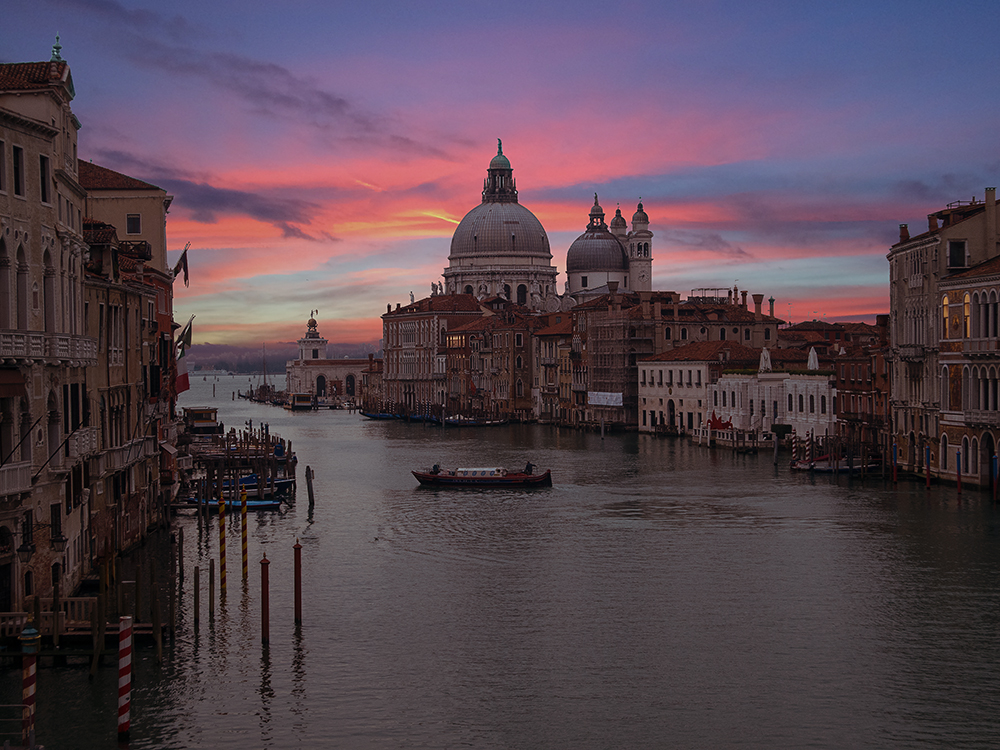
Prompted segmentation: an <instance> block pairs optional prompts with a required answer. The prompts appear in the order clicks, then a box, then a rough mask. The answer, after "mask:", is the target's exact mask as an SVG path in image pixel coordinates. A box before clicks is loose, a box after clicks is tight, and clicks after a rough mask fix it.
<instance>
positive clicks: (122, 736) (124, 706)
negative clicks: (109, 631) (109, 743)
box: [118, 616, 132, 742]
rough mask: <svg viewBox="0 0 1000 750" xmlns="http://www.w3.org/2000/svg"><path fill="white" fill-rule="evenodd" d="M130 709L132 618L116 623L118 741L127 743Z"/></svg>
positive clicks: (123, 618) (125, 618)
mask: <svg viewBox="0 0 1000 750" xmlns="http://www.w3.org/2000/svg"><path fill="white" fill-rule="evenodd" d="M131 709H132V618H131V617H127V616H126V617H122V618H121V619H120V620H119V621H118V741H119V742H128V735H129V727H130V725H131V717H130V713H131Z"/></svg>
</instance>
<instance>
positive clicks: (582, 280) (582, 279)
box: [580, 276, 587, 289]
mask: <svg viewBox="0 0 1000 750" xmlns="http://www.w3.org/2000/svg"><path fill="white" fill-rule="evenodd" d="M580 286H582V287H583V288H584V289H586V288H587V277H586V276H581V277H580Z"/></svg>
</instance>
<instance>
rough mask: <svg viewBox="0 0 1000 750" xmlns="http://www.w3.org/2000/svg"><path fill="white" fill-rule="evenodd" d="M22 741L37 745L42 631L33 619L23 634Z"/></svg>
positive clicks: (29, 745) (21, 636)
mask: <svg viewBox="0 0 1000 750" xmlns="http://www.w3.org/2000/svg"><path fill="white" fill-rule="evenodd" d="M18 640H19V641H21V703H22V706H23V707H22V709H21V742H22V743H23V744H24V745H25V747H34V746H35V670H36V668H37V662H38V645H39V643H40V642H41V640H42V635H41V633H39V632H38V630H36V629H35V626H34V624H32V622H31V620H29V621H28V624H27V625H25V626H24V630H22V631H21V635H20V636H18Z"/></svg>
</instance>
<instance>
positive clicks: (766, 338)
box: [764, 328, 771, 341]
mask: <svg viewBox="0 0 1000 750" xmlns="http://www.w3.org/2000/svg"><path fill="white" fill-rule="evenodd" d="M770 340H771V329H770V328H765V329H764V341H770Z"/></svg>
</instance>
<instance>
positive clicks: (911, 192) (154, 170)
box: [0, 0, 1000, 346]
mask: <svg viewBox="0 0 1000 750" xmlns="http://www.w3.org/2000/svg"><path fill="white" fill-rule="evenodd" d="M3 16H4V19H3V23H2V24H0V62H28V61H38V60H48V59H49V57H50V55H51V49H52V44H53V43H54V41H55V36H56V34H57V33H58V34H59V35H60V42H61V44H62V57H63V58H64V59H65V60H67V61H68V62H69V64H70V67H71V70H72V73H73V80H74V84H75V88H76V99H75V100H74V101H73V110H74V113H75V114H76V115H77V117H78V118H79V119H80V120H81V122H82V123H83V128H82V130H81V131H80V133H79V154H80V158H83V159H88V160H91V161H93V162H95V163H97V164H100V165H102V166H105V167H109V168H111V169H115V170H118V171H120V172H124V173H126V174H129V175H131V176H133V177H137V178H140V179H143V180H146V181H148V182H151V183H153V184H155V185H157V186H159V187H162V188H164V189H166V190H167V191H168V192H169V193H170V194H171V195H173V196H174V201H173V204H172V206H171V208H170V214H169V216H168V222H167V236H168V248H169V251H170V252H169V257H170V260H171V262H174V261H176V259H177V258H178V256H179V254H180V250H181V249H182V248H183V247H184V246H185V244H186V243H190V246H191V250H190V252H189V256H188V257H189V261H190V269H191V285H190V287H188V288H185V287H184V286H183V285H182V284H181V283H180V282H178V283H177V284H176V287H175V294H176V296H175V317H176V318H177V319H178V320H181V321H186V320H187V318H188V317H189V316H190V315H194V316H195V322H194V326H193V331H194V342H195V343H216V344H234V345H246V346H251V345H259V344H261V343H266V342H277V341H292V340H295V339H297V338H299V337H300V336H301V335H302V334H303V333H304V332H305V321H306V319H307V318H308V317H309V315H310V311H311V310H318V311H319V312H318V314H317V315H316V318H317V320H318V321H319V330H320V333H321V334H322V335H324V336H325V337H326V338H328V339H329V340H330V341H336V342H370V341H373V340H376V339H378V338H379V337H380V336H381V319H380V317H379V316H380V315H381V314H382V313H384V312H385V309H386V305H392V306H393V307H395V305H396V303H404V304H405V303H408V302H409V294H410V292H413V293H414V295H415V296H416V298H417V299H419V298H421V297H424V296H427V295H428V294H430V285H431V283H432V282H436V281H441V280H442V279H441V272H442V270H443V269H444V268H445V267H446V266H447V265H448V253H449V248H450V241H451V235H452V233H453V232H454V229H455V227H456V226H457V224H458V222H459V221H461V219H462V217H463V216H464V215H465V214H466V213H467V212H468V211H470V210H471V209H472V208H474V207H475V206H476V205H478V204H479V202H480V201H481V191H482V181H483V178H484V177H485V176H486V167H487V165H488V164H489V161H490V159H491V158H492V157H493V156H494V155H495V154H496V143H497V138H502V139H503V144H504V153H505V155H507V156H508V158H509V159H510V161H511V165H512V166H513V169H514V177H515V179H516V180H517V187H518V191H519V200H520V202H521V204H522V205H524V206H526V207H527V208H529V209H530V210H531V211H532V212H533V213H534V214H535V215H536V216H537V217H538V218H539V220H540V221H541V222H542V225H543V226H544V227H545V229H546V231H547V233H548V235H549V242H550V246H551V248H552V255H553V263H554V265H555V266H556V267H557V268H558V270H559V285H560V289H562V287H563V284H564V283H565V281H566V274H565V259H566V250H567V249H568V248H569V245H570V244H571V243H572V241H573V240H574V239H575V238H576V237H577V236H579V235H580V234H581V233H582V232H583V231H584V228H585V226H586V224H587V218H588V212H589V211H590V207H591V205H592V204H593V195H594V193H595V192H596V193H597V194H598V195H599V197H600V201H601V204H602V206H603V207H604V209H605V211H606V212H607V214H608V218H609V220H610V217H611V216H613V215H614V210H615V208H616V207H617V206H619V205H620V206H621V209H622V213H623V215H624V216H625V217H626V218H629V217H631V214H632V212H634V211H635V207H636V203H637V202H638V201H639V199H640V198H641V200H642V202H643V205H644V208H645V210H646V212H647V213H648V214H649V218H650V229H651V230H652V231H653V233H654V237H653V245H652V254H653V257H654V261H653V288H654V289H660V290H672V291H677V292H680V293H681V294H682V295H683V296H686V295H687V294H688V293H689V292H690V291H691V290H692V289H697V288H704V287H719V288H721V287H733V286H734V285H735V286H738V287H739V288H740V289H741V290H746V291H748V292H749V293H751V294H753V293H757V292H759V293H763V294H764V295H765V298H770V297H774V299H775V302H774V307H775V314H776V315H778V316H779V317H781V318H783V319H785V320H789V321H791V322H799V321H801V320H811V319H825V320H829V321H834V320H867V321H869V322H874V318H875V315H877V314H879V313H885V312H888V304H889V300H888V264H887V262H886V258H885V256H886V253H887V251H888V249H889V247H890V246H891V245H892V244H893V243H894V242H896V241H897V240H898V237H899V225H900V224H901V223H907V224H909V226H910V233H911V234H914V235H915V234H918V233H920V232H922V231H924V230H925V229H926V226H927V214H928V213H930V212H932V211H936V210H939V209H941V208H944V207H945V206H946V205H947V204H948V203H950V202H952V201H956V200H965V201H968V200H971V199H972V198H977V199H979V200H982V199H983V195H984V190H985V188H986V187H988V186H996V185H997V183H998V182H1000V149H998V138H997V133H998V128H997V125H998V123H1000V82H998V81H1000V78H998V76H996V75H994V73H995V71H997V70H998V69H1000V44H998V43H997V39H998V31H1000V3H998V2H996V0H981V1H977V0H956V2H953V3H948V4H945V3H941V2H939V0H935V1H934V2H928V1H925V0H899V1H895V0H866V1H864V2H857V1H855V0H839V1H838V2H836V3H830V2H814V1H813V0H789V1H788V2H769V1H767V0H759V1H758V2H746V0H700V1H699V2H690V1H689V0H686V1H684V2H680V1H675V0H659V2H655V1H654V2H642V1H638V0H637V1H635V2H613V1H611V0H609V1H605V2H592V1H591V0H576V1H575V2H537V1H536V2H521V1H520V0H506V1H505V2H502V3H497V2H494V1H491V2H481V1H479V0H464V1H463V2H438V1H436V0H423V1H422V2H420V3H414V2H401V1H400V0H385V1H384V2H381V3H359V2H356V1H355V2H350V3H346V2H331V1H327V2H317V1H315V0H285V1H284V2H282V3H274V2H268V3H261V2H254V1H252V0H251V1H242V2H229V1H228V0H224V1H219V2H216V1H215V0H209V1H208V2H206V1H205V0H200V1H199V2H193V1H191V0H174V1H173V2H170V3H152V2H129V1H127V0H33V1H32V2H30V3H29V2H17V3H9V4H7V6H6V7H5V8H4V12H3Z"/></svg>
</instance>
